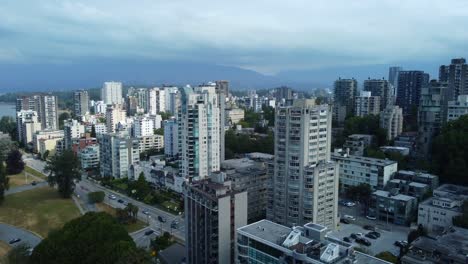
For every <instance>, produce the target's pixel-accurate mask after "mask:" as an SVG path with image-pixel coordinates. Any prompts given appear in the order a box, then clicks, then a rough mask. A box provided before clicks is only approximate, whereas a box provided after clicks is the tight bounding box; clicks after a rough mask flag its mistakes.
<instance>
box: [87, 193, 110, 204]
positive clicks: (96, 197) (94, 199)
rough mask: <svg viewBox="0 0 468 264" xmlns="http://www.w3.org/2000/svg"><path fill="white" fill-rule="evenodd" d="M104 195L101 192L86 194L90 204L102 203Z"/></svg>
mask: <svg viewBox="0 0 468 264" xmlns="http://www.w3.org/2000/svg"><path fill="white" fill-rule="evenodd" d="M105 196H106V194H105V193H104V192H103V191H98V192H90V193H88V201H89V202H90V203H102V201H104V197H105Z"/></svg>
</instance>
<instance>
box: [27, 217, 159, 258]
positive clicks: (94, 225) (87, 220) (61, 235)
mask: <svg viewBox="0 0 468 264" xmlns="http://www.w3.org/2000/svg"><path fill="white" fill-rule="evenodd" d="M30 262H31V263H48V264H62V263H82V264H88V263H89V264H91V263H92V264H94V263H119V264H120V263H122V264H124V263H131V264H140V263H150V256H149V255H148V253H147V252H146V251H145V250H144V249H141V248H137V246H136V245H135V242H134V241H133V239H132V238H131V237H130V236H129V235H128V232H127V231H126V230H125V228H124V227H123V225H121V224H120V223H119V222H118V221H117V220H116V219H115V218H114V217H112V216H110V215H109V214H107V213H102V212H101V213H95V212H89V213H86V214H85V215H83V216H81V217H79V218H76V219H74V220H71V221H70V222H68V223H66V224H65V226H64V227H63V228H62V229H60V230H56V231H52V232H51V233H50V234H49V236H48V237H47V238H45V239H44V240H42V241H41V243H39V245H37V247H36V248H35V249H34V251H33V253H32V255H31V257H30Z"/></svg>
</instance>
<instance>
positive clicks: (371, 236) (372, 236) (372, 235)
mask: <svg viewBox="0 0 468 264" xmlns="http://www.w3.org/2000/svg"><path fill="white" fill-rule="evenodd" d="M365 237H368V238H372V239H377V238H378V237H377V236H376V235H374V234H372V233H367V234H366V235H365Z"/></svg>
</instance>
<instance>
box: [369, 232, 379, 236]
mask: <svg viewBox="0 0 468 264" xmlns="http://www.w3.org/2000/svg"><path fill="white" fill-rule="evenodd" d="M369 234H372V235H374V236H376V237H380V233H379V232H376V231H372V232H369Z"/></svg>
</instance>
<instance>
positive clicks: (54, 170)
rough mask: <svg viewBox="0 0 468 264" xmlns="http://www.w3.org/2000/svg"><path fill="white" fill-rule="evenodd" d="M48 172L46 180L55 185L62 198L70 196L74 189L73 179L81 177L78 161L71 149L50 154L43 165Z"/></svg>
mask: <svg viewBox="0 0 468 264" xmlns="http://www.w3.org/2000/svg"><path fill="white" fill-rule="evenodd" d="M45 171H46V172H47V173H49V176H48V177H47V182H48V183H49V185H50V186H57V190H58V192H59V194H60V196H62V197H63V198H70V197H71V195H72V194H73V191H74V190H75V180H79V179H81V172H80V161H79V159H78V157H77V156H76V155H75V154H74V153H73V151H71V150H65V151H64V152H63V153H62V155H55V156H52V157H51V158H50V159H49V160H48V161H47V165H46V167H45Z"/></svg>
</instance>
